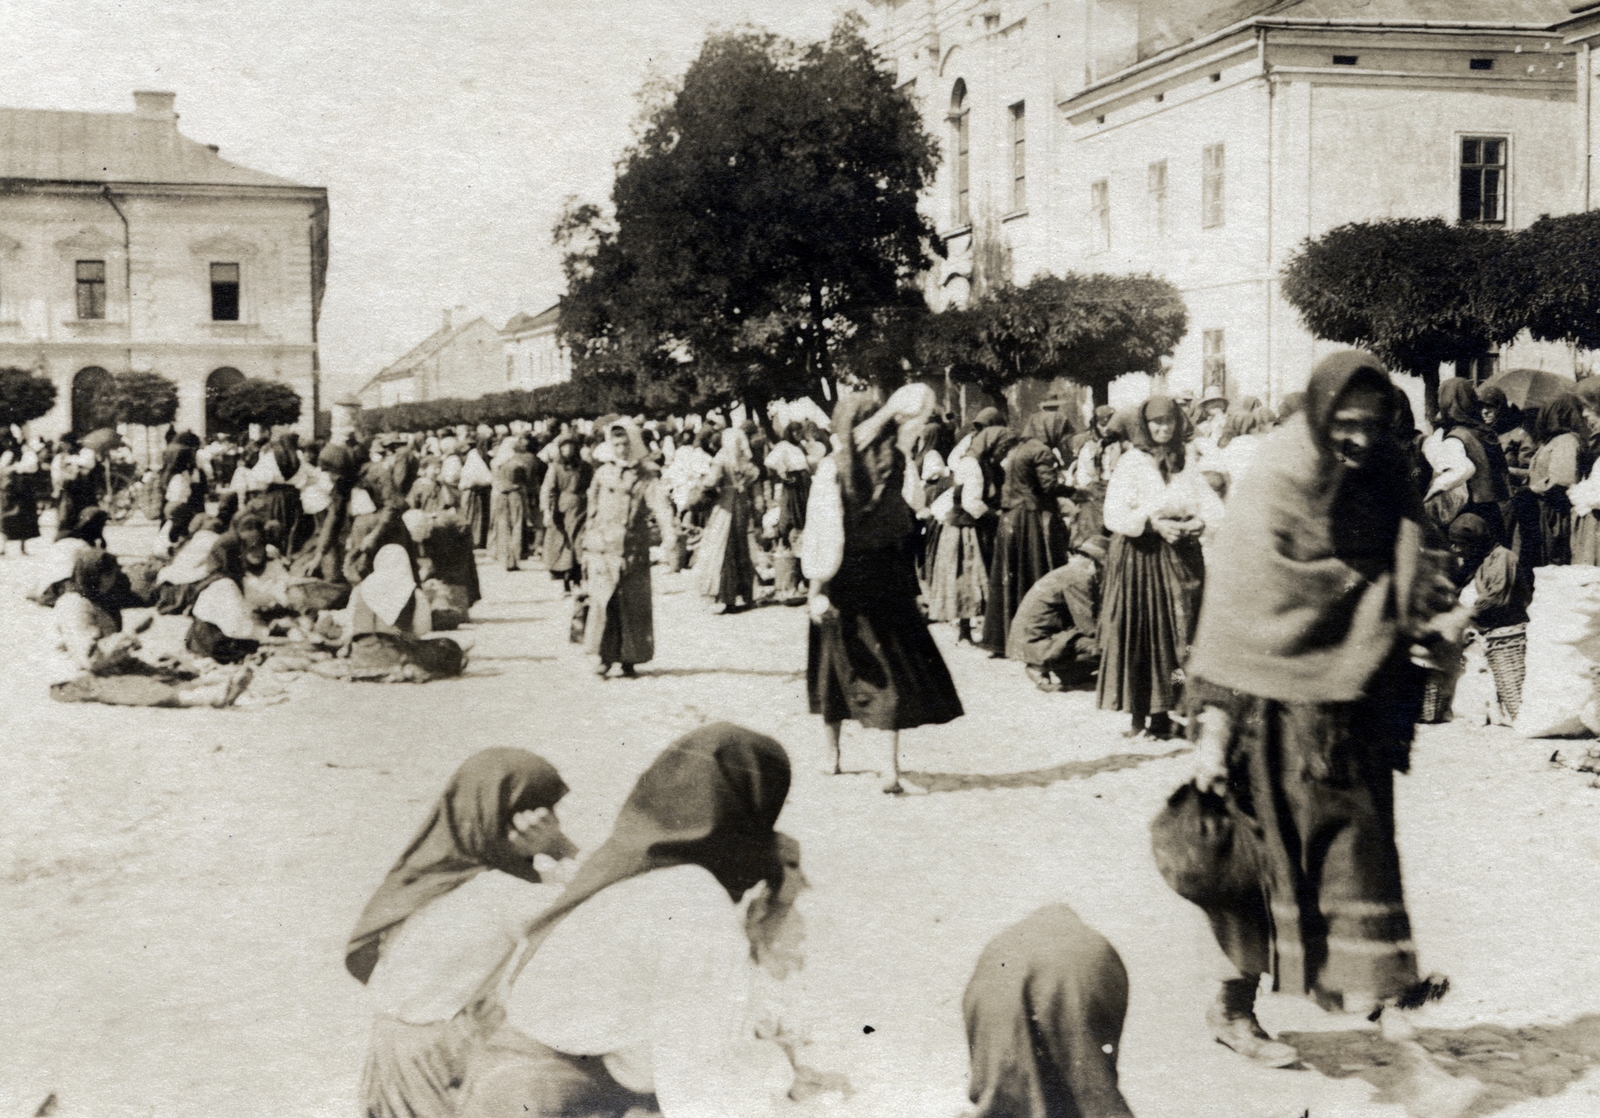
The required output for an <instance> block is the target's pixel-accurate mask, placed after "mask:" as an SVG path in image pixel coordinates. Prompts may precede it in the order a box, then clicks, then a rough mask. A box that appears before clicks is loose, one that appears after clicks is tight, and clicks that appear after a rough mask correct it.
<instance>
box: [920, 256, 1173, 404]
mask: <svg viewBox="0 0 1600 1118" xmlns="http://www.w3.org/2000/svg"><path fill="white" fill-rule="evenodd" d="M1188 328H1189V314H1188V310H1187V309H1186V307H1185V306H1184V302H1183V296H1182V295H1181V294H1179V292H1178V289H1177V288H1176V287H1174V286H1173V285H1172V284H1171V283H1169V282H1167V281H1166V280H1163V279H1158V278H1156V277H1154V276H1113V275H1100V274H1097V275H1090V276H1080V275H1076V274H1072V273H1069V274H1067V275H1065V276H1052V275H1041V276H1038V277H1036V278H1034V279H1033V280H1032V281H1031V282H1029V283H1027V284H1025V285H1023V286H1020V287H1019V286H1016V285H1014V284H999V285H997V286H994V287H992V288H991V289H990V290H989V291H988V292H987V293H986V294H984V295H982V296H980V297H979V298H978V299H977V300H975V301H974V302H973V304H972V305H971V306H970V307H968V308H966V309H964V310H956V309H952V310H947V311H945V312H944V313H942V314H937V315H934V316H932V318H931V319H929V321H928V324H927V328H926V330H925V332H924V333H923V335H922V339H921V345H920V347H919V356H920V358H921V360H922V362H923V363H924V365H925V366H926V367H932V368H938V369H948V370H949V371H950V375H951V376H952V377H953V378H954V379H957V380H966V381H969V382H971V383H974V384H977V385H978V386H979V387H980V388H982V389H983V390H984V391H985V392H987V393H988V394H990V395H991V396H998V395H1000V393H1001V391H1002V390H1003V389H1004V388H1005V387H1007V386H1008V385H1011V384H1015V383H1016V382H1017V381H1019V380H1021V379H1023V378H1026V377H1036V378H1039V379H1041V380H1049V379H1052V378H1054V377H1067V378H1069V379H1071V380H1074V381H1076V382H1078V383H1079V384H1083V385H1086V386H1088V387H1089V388H1091V389H1093V390H1094V393H1095V398H1096V399H1098V400H1103V399H1105V395H1106V388H1107V386H1108V385H1110V383H1111V382H1112V381H1113V380H1115V379H1116V378H1117V377H1119V376H1121V375H1123V374H1124V373H1133V372H1147V373H1153V372H1156V371H1157V370H1158V369H1159V368H1160V366H1161V359H1162V358H1163V357H1166V356H1168V355H1170V354H1171V353H1172V351H1173V350H1174V349H1176V348H1177V345H1178V343H1179V342H1180V341H1182V340H1183V336H1184V334H1185V333H1186V332H1187V330H1188Z"/></svg>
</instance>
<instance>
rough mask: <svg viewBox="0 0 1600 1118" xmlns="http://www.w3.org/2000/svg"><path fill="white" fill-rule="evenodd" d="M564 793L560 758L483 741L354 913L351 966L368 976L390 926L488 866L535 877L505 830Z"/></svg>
mask: <svg viewBox="0 0 1600 1118" xmlns="http://www.w3.org/2000/svg"><path fill="white" fill-rule="evenodd" d="M566 794H567V786H566V784H564V783H563V782H562V780H561V775H560V774H559V773H557V772H556V770H555V766H554V765H552V764H550V763H549V762H548V761H546V760H545V759H544V758H542V757H539V756H537V755H535V754H532V753H529V752H528V751H527V750H525V749H485V750H483V751H482V752H481V753H475V754H473V755H472V756H471V757H469V758H467V760H466V761H465V762H464V763H463V764H462V765H461V767H460V768H459V769H457V770H456V773H455V775H454V776H452V777H451V778H450V783H449V784H447V785H445V789H444V794H443V795H441V796H440V797H439V802H438V803H437V804H435V805H434V808H433V813H432V814H431V815H429V816H428V821H427V822H426V823H424V824H423V825H422V830H420V831H419V832H417V837H416V838H414V839H412V840H411V845H410V846H408V847H407V848H406V852H405V853H404V854H402V855H400V860H399V861H398V862H396V863H395V864H394V868H393V869H391V870H390V871H389V875H388V876H387V877H385V878H384V879H383V884H382V885H379V886H378V891H377V892H376V893H374V894H372V899H371V900H370V901H368V902H367V907H366V908H365V909H364V910H363V911H362V913H361V919H359V920H357V921H356V927H355V931H353V932H351V933H350V942H349V944H348V945H347V946H346V947H345V956H344V965H345V969H347V970H348V971H349V972H350V973H351V974H353V975H355V976H356V978H358V979H359V980H361V981H362V982H365V981H367V979H368V978H370V977H372V968H373V967H375V966H377V965H378V949H379V945H380V943H381V942H382V936H383V933H384V932H386V931H388V930H389V929H391V928H394V927H396V926H398V925H399V924H401V923H402V922H403V921H405V919H406V918H407V917H409V916H410V915H411V914H412V913H414V912H416V911H418V910H419V909H421V908H422V906H423V905H425V904H427V903H428V902H429V901H432V900H435V899H437V898H439V897H442V896H444V895H445V894H446V893H448V892H450V890H452V889H454V888H456V887H457V886H459V885H463V884H465V883H466V882H468V881H470V880H471V879H472V878H474V877H476V876H477V875H478V874H480V873H482V872H483V871H484V870H486V869H493V870H500V871H501V872H502V873H508V874H510V875H511V876H513V877H520V878H521V879H522V880H524V881H533V882H537V881H538V880H539V873H538V871H537V870H535V869H534V868H533V863H532V862H531V861H529V859H528V858H527V857H526V856H525V855H523V854H522V853H521V852H519V851H518V850H517V849H516V847H514V846H512V845H511V843H510V841H509V840H508V839H507V838H506V834H507V832H508V831H509V830H510V828H511V820H512V818H513V817H514V816H516V814H517V813H518V812H522V811H531V810H534V809H535V808H541V807H544V808H554V807H555V806H556V804H557V803H558V802H559V801H560V799H561V797H562V796H565V795H566Z"/></svg>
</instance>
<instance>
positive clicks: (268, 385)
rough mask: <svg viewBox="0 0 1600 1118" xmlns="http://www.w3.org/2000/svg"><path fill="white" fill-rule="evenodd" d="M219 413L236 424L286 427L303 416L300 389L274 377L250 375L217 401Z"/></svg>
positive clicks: (222, 417)
mask: <svg viewBox="0 0 1600 1118" xmlns="http://www.w3.org/2000/svg"><path fill="white" fill-rule="evenodd" d="M217 415H218V416H219V417H220V418H221V419H223V420H225V421H226V422H228V423H231V424H233V425H234V426H235V427H248V426H249V425H250V424H252V423H255V424H259V425H260V426H262V427H268V428H271V427H283V426H287V425H288V424H290V423H294V422H295V421H297V420H298V419H299V418H300V393H298V392H296V391H295V390H294V389H292V388H290V387H289V386H288V385H287V384H282V383H280V382H278V381H275V380H264V379H262V378H260V377H249V378H247V379H245V380H242V381H240V382H239V383H238V384H236V385H235V386H234V387H233V388H231V389H229V390H228V392H227V393H226V394H225V395H224V396H223V397H222V398H221V399H220V400H218V401H217Z"/></svg>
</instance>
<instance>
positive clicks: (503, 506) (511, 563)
mask: <svg viewBox="0 0 1600 1118" xmlns="http://www.w3.org/2000/svg"><path fill="white" fill-rule="evenodd" d="M532 461H533V456H532V455H531V454H513V455H512V456H511V457H509V458H507V459H505V460H504V461H503V462H500V463H499V464H498V465H496V466H495V467H494V487H493V491H492V493H491V495H490V498H489V557H490V558H491V559H493V560H495V561H496V562H498V563H504V564H505V568H506V570H508V571H514V570H516V569H517V564H518V563H520V562H521V561H522V559H523V558H524V557H525V555H526V552H525V551H524V544H525V543H526V539H525V536H526V532H527V517H528V483H529V481H530V464H531V463H532Z"/></svg>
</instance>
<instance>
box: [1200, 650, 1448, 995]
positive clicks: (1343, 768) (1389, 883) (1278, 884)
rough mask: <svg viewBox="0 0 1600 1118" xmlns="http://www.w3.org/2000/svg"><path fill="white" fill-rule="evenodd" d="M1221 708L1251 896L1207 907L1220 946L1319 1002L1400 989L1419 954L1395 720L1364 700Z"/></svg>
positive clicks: (1242, 702)
mask: <svg viewBox="0 0 1600 1118" xmlns="http://www.w3.org/2000/svg"><path fill="white" fill-rule="evenodd" d="M1396 670H1397V671H1398V670H1399V669H1396ZM1231 706H1232V713H1233V731H1232V740H1231V741H1230V743H1229V750H1228V796H1227V799H1228V807H1229V811H1230V813H1231V814H1232V815H1233V816H1234V819H1235V822H1236V824H1237V832H1239V833H1242V834H1244V835H1245V836H1247V839H1248V841H1250V842H1251V843H1252V847H1253V850H1254V854H1255V858H1256V862H1257V866H1258V869H1259V873H1260V877H1261V896H1260V898H1259V901H1257V900H1256V899H1255V898H1251V899H1249V900H1247V901H1245V902H1242V903H1236V904H1235V905H1233V906H1232V907H1230V908H1227V909H1218V910H1216V911H1210V910H1208V911H1207V916H1208V917H1210V919H1211V925H1212V929H1213V931H1215V933H1216V936H1217V942H1218V944H1219V945H1220V946H1221V947H1222V949H1223V951H1224V952H1225V953H1226V954H1227V955H1228V957H1229V959H1230V960H1232V962H1233V964H1234V965H1235V966H1237V967H1238V968H1239V970H1240V971H1241V972H1242V973H1243V974H1246V975H1251V974H1262V973H1267V972H1270V973H1271V974H1272V979H1273V989H1274V990H1277V991H1280V992H1282V993H1287V994H1298V995H1302V996H1309V997H1312V998H1314V999H1315V1000H1316V1001H1317V1002H1318V1003H1319V1004H1320V1005H1322V1006H1323V1007H1324V1008H1328V1009H1335V1010H1337V1009H1340V1008H1342V1006H1343V1003H1344V995H1346V994H1357V995H1360V996H1361V998H1363V999H1365V998H1368V997H1371V998H1380V999H1381V998H1388V997H1393V996H1395V995H1397V994H1400V993H1402V992H1404V991H1405V990H1407V989H1408V988H1409V987H1411V986H1413V985H1415V984H1416V982H1417V956H1416V948H1415V946H1414V945H1413V943H1412V940H1411V921H1410V918H1409V917H1408V916H1407V914H1406V907H1405V900H1404V897H1403V894H1402V891H1401V884H1400V854H1399V851H1398V850H1397V849H1396V848H1395V841H1394V766H1395V764H1396V763H1397V758H1399V757H1400V756H1401V755H1402V754H1403V751H1404V744H1403V743H1402V742H1401V741H1400V737H1401V735H1402V734H1403V732H1404V731H1403V729H1401V730H1398V731H1397V730H1396V728H1395V727H1394V726H1392V725H1390V724H1388V723H1387V722H1385V721H1383V715H1382V713H1381V711H1379V710H1378V709H1377V707H1378V704H1376V703H1374V702H1373V701H1372V700H1367V701H1364V702H1361V703H1321V704H1319V703H1280V702H1275V701H1273V700H1270V699H1262V698H1257V697H1255V696H1251V695H1239V696H1236V697H1235V699H1234V701H1233V703H1232V704H1231ZM1402 721H1404V720H1402ZM1401 763H1403V762H1401ZM1352 1008H1356V1007H1355V1006H1352Z"/></svg>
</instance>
